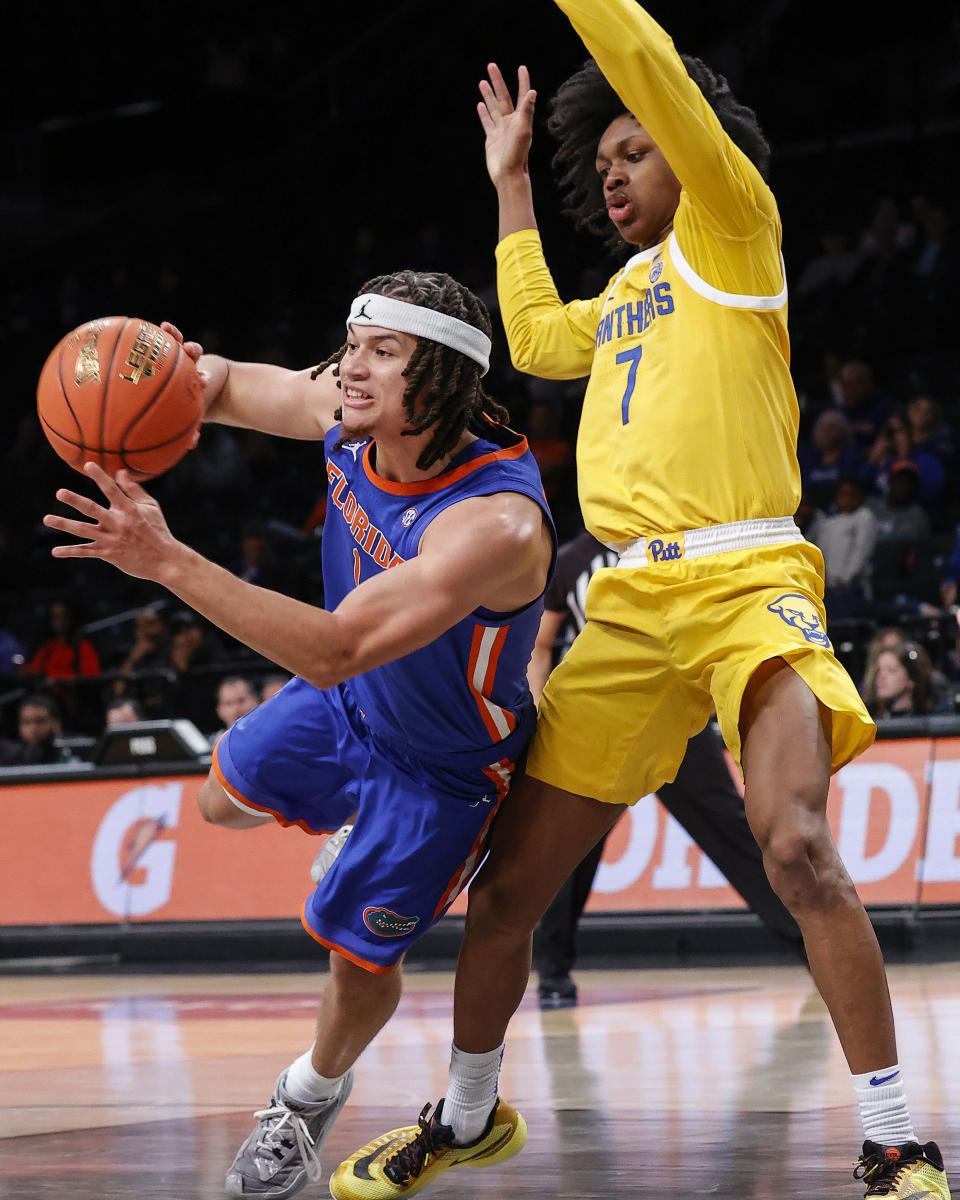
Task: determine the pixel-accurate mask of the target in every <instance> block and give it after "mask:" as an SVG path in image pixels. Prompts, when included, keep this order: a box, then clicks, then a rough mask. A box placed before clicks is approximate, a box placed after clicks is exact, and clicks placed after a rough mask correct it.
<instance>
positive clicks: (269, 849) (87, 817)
mask: <svg viewBox="0 0 960 1200" xmlns="http://www.w3.org/2000/svg"><path fill="white" fill-rule="evenodd" d="M203 778H204V777H203V776H202V775H187V776H179V777H170V776H164V777H162V778H156V779H143V778H138V779H128V780H117V779H109V780H82V781H58V782H51V783H30V784H10V785H7V786H0V803H2V804H3V812H4V846H5V850H6V853H5V854H4V863H3V867H2V869H0V925H7V926H12V925H19V926H24V925H49V924H63V925H78V924H90V923H98V924H99V923H111V922H118V921H208V920H209V921H230V920H238V919H243V918H247V919H259V920H269V919H275V918H294V917H296V916H297V915H298V913H299V911H300V906H301V904H302V903H303V900H304V897H305V896H306V895H307V893H308V892H309V891H310V890H311V887H312V885H311V883H310V879H309V868H310V864H311V862H312V861H313V857H314V855H315V854H316V852H317V851H318V850H319V849H320V846H321V845H322V844H323V840H324V839H323V837H319V836H318V837H311V836H309V835H307V834H305V833H303V832H302V831H301V830H299V829H296V828H291V829H281V828H280V827H279V826H277V825H274V824H272V823H271V824H270V825H267V826H264V827H263V828H261V829H252V830H244V831H232V830H227V829H220V828H217V827H215V826H212V825H207V824H206V823H205V822H204V821H203V819H202V818H201V816H200V814H199V812H198V811H197V807H196V795H197V792H198V790H199V788H200V785H201V783H202V782H203ZM828 817H829V820H830V826H831V829H832V831H833V836H834V839H835V840H836V843H837V846H838V848H839V850H840V854H841V856H842V858H843V860H844V862H845V863H846V866H847V870H848V871H849V872H850V875H851V877H852V878H853V881H854V883H855V884H856V886H857V890H858V892H859V893H860V896H861V898H862V899H863V901H864V903H866V904H868V905H870V904H877V905H900V906H909V905H916V904H958V903H960V738H948V739H942V740H933V739H914V740H907V741H887V742H880V743H877V744H876V745H874V746H873V747H871V748H870V750H868V751H867V752H866V754H864V755H863V756H862V757H860V758H859V759H857V760H856V762H854V763H851V764H850V765H849V766H846V767H844V768H843V770H842V771H840V772H839V773H838V774H837V775H836V776H835V778H834V780H833V784H832V787H831V791H830V798H829V802H828ZM465 907H466V897H465V896H461V897H460V898H459V899H458V900H457V902H456V904H455V905H454V907H453V909H452V911H453V912H462V911H463V910H464V909H465ZM740 907H742V901H741V900H740V898H739V896H737V894H736V893H735V892H734V891H733V890H732V889H731V888H730V887H729V885H728V884H727V883H726V881H725V880H724V878H723V876H722V875H721V874H720V873H719V871H718V870H717V869H716V867H715V866H714V865H713V864H712V863H711V862H710V861H709V859H707V858H706V857H705V856H704V855H703V854H702V853H701V851H700V850H699V849H698V847H697V846H696V845H695V844H694V843H693V842H692V841H691V840H690V838H689V836H688V835H687V833H686V832H685V831H684V830H683V829H682V828H681V827H680V826H679V825H678V824H677V823H676V822H675V821H674V820H673V819H672V818H671V817H669V816H668V815H667V813H666V812H665V811H664V809H663V808H662V806H661V805H660V804H659V803H658V802H657V800H656V798H655V797H653V796H646V797H643V798H642V799H640V800H639V801H638V802H637V804H636V805H635V806H634V807H633V808H631V809H629V810H628V811H627V812H626V813H625V814H624V816H623V818H622V819H621V820H620V822H619V824H618V825H617V827H616V829H614V831H613V833H612V834H611V835H610V838H609V839H608V841H607V846H606V849H605V852H604V859H603V862H602V863H601V865H600V869H599V871H598V873H597V879H596V883H595V886H594V892H593V895H592V896H591V898H590V901H589V904H588V909H589V910H591V911H594V912H602V911H613V912H644V911H668V910H692V909H734V908H740Z"/></svg>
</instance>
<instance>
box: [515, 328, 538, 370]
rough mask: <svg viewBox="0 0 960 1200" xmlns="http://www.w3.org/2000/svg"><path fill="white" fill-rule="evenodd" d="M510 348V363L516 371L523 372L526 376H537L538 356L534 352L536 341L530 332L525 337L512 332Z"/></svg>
mask: <svg viewBox="0 0 960 1200" xmlns="http://www.w3.org/2000/svg"><path fill="white" fill-rule="evenodd" d="M509 346H510V361H511V362H512V363H513V365H514V367H515V368H516V370H518V371H522V372H523V373H524V374H525V375H532V374H535V369H536V366H537V355H536V353H535V351H534V339H533V338H532V337H531V336H530V332H529V331H527V332H526V333H525V335H524V334H519V333H517V332H516V331H511V334H510V337H509Z"/></svg>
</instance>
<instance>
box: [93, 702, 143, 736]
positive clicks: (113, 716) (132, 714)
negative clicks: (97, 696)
mask: <svg viewBox="0 0 960 1200" xmlns="http://www.w3.org/2000/svg"><path fill="white" fill-rule="evenodd" d="M142 720H143V713H142V712H141V711H140V705H139V704H137V702H136V700H131V699H130V697H129V696H114V698H113V699H112V700H111V701H110V702H109V703H108V704H107V709H106V712H105V713H104V718H103V727H104V729H112V728H113V727H114V725H129V724H130V723H131V722H133V721H142Z"/></svg>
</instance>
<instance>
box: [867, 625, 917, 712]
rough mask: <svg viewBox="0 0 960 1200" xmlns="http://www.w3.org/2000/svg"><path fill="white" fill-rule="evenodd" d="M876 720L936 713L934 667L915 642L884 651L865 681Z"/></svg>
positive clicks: (870, 705)
mask: <svg viewBox="0 0 960 1200" xmlns="http://www.w3.org/2000/svg"><path fill="white" fill-rule="evenodd" d="M863 698H864V701H865V702H866V705H867V708H868V709H869V711H870V713H871V715H872V716H874V717H905V716H923V715H925V714H926V713H929V712H932V711H933V666H932V664H931V662H930V656H929V655H928V654H927V652H926V650H924V648H923V647H922V646H918V645H917V644H916V642H905V643H904V644H903V645H902V646H891V647H888V648H887V649H883V650H881V651H880V652H879V653H878V654H877V656H876V658H875V659H874V661H873V664H872V666H871V667H870V668H869V670H868V672H867V675H866V676H865V678H864V681H863Z"/></svg>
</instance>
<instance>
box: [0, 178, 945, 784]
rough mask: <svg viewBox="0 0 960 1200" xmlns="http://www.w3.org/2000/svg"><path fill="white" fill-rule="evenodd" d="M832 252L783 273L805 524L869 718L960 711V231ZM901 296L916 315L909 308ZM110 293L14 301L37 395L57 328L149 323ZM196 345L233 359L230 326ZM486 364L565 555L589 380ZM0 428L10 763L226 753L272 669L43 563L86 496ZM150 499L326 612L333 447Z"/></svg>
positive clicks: (891, 232)
mask: <svg viewBox="0 0 960 1200" xmlns="http://www.w3.org/2000/svg"><path fill="white" fill-rule="evenodd" d="M415 240H416V245H413V244H412V245H411V248H410V250H409V254H410V258H409V261H410V262H411V263H414V262H415V263H417V265H421V266H423V267H426V268H436V269H447V270H450V271H452V272H454V273H457V272H460V273H461V274H462V275H463V277H464V278H465V279H466V280H467V281H468V282H470V283H471V284H472V286H474V287H475V288H476V289H477V290H478V291H480V292H481V293H482V294H483V296H484V298H485V299H486V300H487V302H488V303H489V304H491V307H493V306H494V305H495V289H494V286H493V283H492V280H491V279H490V278H489V267H488V266H485V267H483V268H481V269H482V270H485V271H487V276H485V277H484V278H481V279H477V278H476V277H475V276H476V271H477V268H475V267H474V266H473V265H472V261H471V260H465V259H463V258H462V257H461V258H459V259H458V252H457V248H456V247H455V246H453V245H445V244H442V238H441V239H439V240H438V239H434V238H433V237H431V236H427V234H425V233H424V232H423V231H420V232H419V233H418V234H417V235H416V236H415ZM822 242H823V246H822V252H821V253H815V254H813V255H812V256H810V257H809V259H808V261H805V262H804V261H800V262H793V263H791V262H790V260H789V256H788V276H789V278H790V279H791V281H792V280H794V279H795V280H796V283H795V284H794V285H793V289H792V293H791V296H792V299H791V330H792V337H793V344H794V363H793V368H794V376H795V379H796V382H797V390H798V396H799V401H800V413H801V432H800V442H799V447H798V454H799V461H800V471H801V478H802V487H803V497H802V500H801V503H800V506H799V509H798V511H797V514H796V518H797V522H798V524H799V525H800V527H801V528H802V530H803V531H804V533H805V535H806V536H807V538H808V539H809V540H811V541H812V542H814V543H815V544H816V545H817V546H819V547H820V549H821V550H822V552H823V555H824V562H825V570H826V606H827V612H828V617H829V620H830V631H831V635H832V638H833V641H834V645H835V647H836V649H837V651H838V653H839V654H840V657H841V659H843V660H844V661H845V663H846V665H847V667H848V669H849V670H850V671H851V674H852V675H853V676H854V678H855V679H857V680H858V681H859V682H860V684H861V688H862V691H863V694H864V696H865V697H866V699H867V701H868V703H869V705H870V708H871V711H873V712H874V713H875V714H877V715H878V716H882V717H896V716H898V715H902V714H907V713H912V714H923V713H930V712H954V711H960V647H958V637H960V629H958V626H957V602H958V590H957V589H958V583H960V537H958V526H960V479H958V471H957V467H958V450H960V352H958V351H957V350H956V349H955V337H954V330H955V328H956V327H957V325H956V317H957V315H958V314H957V311H956V307H957V301H956V300H955V299H954V294H955V293H956V289H955V287H954V286H953V284H954V281H955V278H956V267H957V252H956V243H955V240H954V237H953V230H952V228H951V225H950V221H949V217H948V215H947V213H946V212H945V210H943V209H942V208H940V207H939V206H938V205H936V204H934V203H932V202H929V201H927V200H923V199H919V198H914V199H913V200H911V201H909V202H906V201H903V202H900V203H899V204H898V203H897V202H895V201H893V200H890V199H885V200H883V201H881V202H880V203H879V204H878V206H877V209H876V211H875V212H874V213H873V214H869V215H868V216H867V218H866V220H865V223H864V226H863V228H861V229H860V230H859V231H853V232H851V233H849V234H848V235H846V236H841V234H840V233H838V232H837V231H832V230H831V231H828V232H826V233H824V235H823V239H822ZM361 249H362V241H361V240H358V242H357V252H358V254H359V253H360V251H361ZM463 253H466V252H465V251H462V252H461V255H462V254H463ZM358 269H360V268H358ZM612 269H613V268H611V270H612ZM365 272H366V266H365V265H363V266H362V270H361V273H365ZM471 272H473V274H471ZM596 274H597V277H598V280H599V282H598V281H597V280H595V279H593V278H592V277H591V278H590V279H588V280H585V281H582V282H583V283H584V284H585V290H584V292H583V294H589V293H590V292H595V291H598V290H599V288H600V287H602V286H603V278H605V276H603V277H602V278H601V276H602V272H597V273H596ZM904 280H907V281H908V283H909V289H910V303H909V305H904V304H903V303H898V302H897V298H898V297H900V298H901V299H902V294H903V289H904V286H905V284H904ZM119 282H122V281H119ZM117 284H118V281H117V280H115V279H108V280H105V281H104V284H103V287H102V290H101V291H100V292H97V291H96V289H95V288H93V287H91V286H90V284H89V281H81V280H79V278H78V277H77V276H76V275H75V274H74V273H73V272H71V273H69V274H68V275H66V276H64V277H63V278H62V280H61V284H60V287H59V289H55V290H54V291H53V293H52V298H49V299H48V306H47V310H46V311H40V310H39V309H36V308H34V307H31V303H30V300H31V297H30V296H29V295H27V294H25V293H21V294H19V296H18V295H12V296H10V297H8V300H7V304H8V312H7V330H8V331H9V330H10V329H11V328H19V330H20V331H21V333H24V335H25V340H24V341H23V343H22V344H24V345H28V346H30V345H32V346H33V347H34V349H36V350H37V354H36V355H35V356H34V360H33V361H31V362H29V363H28V364H27V366H28V368H29V369H28V371H27V373H26V378H29V377H30V376H31V375H32V374H34V372H33V368H34V367H35V366H36V364H37V363H38V362H40V361H42V357H43V355H42V354H41V353H40V347H41V345H45V340H46V341H48V340H49V336H48V335H47V334H46V333H45V330H46V329H47V328H49V327H50V326H51V324H52V327H54V328H68V327H70V326H71V325H73V324H75V323H76V321H77V320H79V319H82V318H83V317H84V316H90V315H95V314H97V313H99V312H101V311H104V312H105V311H108V310H110V311H113V310H116V309H119V308H123V307H125V308H128V309H129V310H130V311H141V310H142V305H141V302H140V301H139V299H137V298H136V297H135V296H133V297H130V298H129V304H123V303H121V304H118V303H117V302H116V299H115V297H114V296H113V295H112V294H111V289H112V288H113V287H114V286H115V285H117ZM339 290H340V291H341V292H343V295H346V294H347V292H346V291H344V289H343V288H341V289H339ZM161 291H162V295H163V304H164V306H165V311H163V312H160V313H159V314H157V316H158V318H159V317H165V316H168V315H169V316H171V317H179V316H180V314H181V313H182V312H183V311H185V310H186V311H188V312H189V310H190V305H189V303H188V300H187V297H186V295H185V289H183V287H182V285H181V283H180V281H179V279H178V276H177V273H176V272H175V271H173V270H172V269H166V270H165V272H164V281H163V288H162V289H161ZM78 296H79V299H78ZM33 299H36V297H35V296H34V297H33ZM342 301H343V296H342V295H339V294H338V299H337V305H338V306H339V307H337V306H333V305H331V316H330V318H329V326H328V327H327V328H326V329H323V328H321V331H320V333H318V332H317V329H316V327H314V328H312V329H304V328H301V327H298V323H297V322H296V320H294V319H293V317H292V315H291V313H290V312H289V311H288V310H283V313H282V316H281V317H278V319H277V322H276V323H275V324H274V325H272V326H271V325H266V326H264V327H263V328H262V329H260V330H259V335H258V337H256V336H254V335H253V334H252V333H251V331H250V330H249V328H247V329H246V331H245V338H246V340H245V343H244V353H243V356H244V357H248V358H262V359H264V360H267V361H276V362H280V363H283V364H285V365H290V366H303V365H304V364H305V363H306V362H308V361H310V359H311V357H313V358H314V359H316V358H317V357H319V356H320V355H323V356H326V354H328V353H329V352H330V350H331V349H333V348H335V346H336V344H337V341H338V339H339V337H340V336H341V334H340V333H339V331H338V329H337V323H336V319H335V317H334V315H333V314H336V313H339V311H340V307H342ZM156 303H159V301H157V300H156V298H154V304H156ZM51 304H52V305H53V307H54V308H55V309H56V310H57V311H56V312H55V313H53V315H52V317H51V313H50V311H49V306H50V305H51ZM151 311H152V308H151ZM893 319H896V321H897V323H898V326H897V336H896V339H895V341H891V340H890V334H891V329H890V322H891V320H893ZM340 328H342V326H341V327H340ZM187 332H188V335H199V336H200V337H201V338H202V339H204V340H205V341H206V343H207V345H208V346H209V348H210V349H222V350H223V351H224V352H226V353H230V352H231V347H230V346H229V345H227V344H225V342H226V339H225V337H223V336H222V335H221V334H220V333H218V331H216V330H211V329H209V328H199V329H196V330H192V329H189V328H188V329H187ZM8 335H9V332H8ZM8 335H7V336H8ZM258 338H259V340H258ZM31 339H32V340H31ZM493 361H494V364H495V366H494V369H493V370H492V371H491V373H490V376H489V377H488V380H487V381H485V382H488V383H489V387H490V390H491V392H493V394H495V395H497V396H498V398H499V399H501V400H502V401H503V402H504V403H506V405H507V406H508V407H509V408H510V410H511V412H512V414H513V421H514V424H515V425H516V427H518V428H519V429H521V430H522V431H523V432H526V433H527V435H528V437H529V440H530V444H531V448H532V450H533V453H534V455H535V456H536V458H537V460H538V462H539V463H540V466H541V471H542V474H543V479H544V486H545V490H546V493H547V495H548V497H549V499H550V502H551V506H552V508H553V510H554V512H555V516H556V519H557V524H558V528H559V532H560V536H561V539H562V540H566V539H568V538H570V537H572V536H574V535H575V534H576V533H577V532H578V529H579V527H580V515H579V507H578V504H577V500H576V482H575V471H576V467H575V455H574V443H575V439H576V427H577V423H578V420H579V406H580V400H581V399H582V384H581V383H580V382H579V381H573V382H571V383H564V384H552V383H546V382H544V381H541V380H532V379H529V378H527V377H524V376H521V375H519V374H518V373H516V372H515V371H513V369H512V368H511V367H510V365H509V359H508V355H507V353H506V349H505V346H504V343H503V338H502V334H500V335H498V337H497V340H496V344H495V350H494V356H493ZM24 386H29V385H28V384H27V383H26V381H24ZM6 420H7V422H10V421H11V418H10V416H9V414H8V415H7V417H6ZM7 432H8V436H7V438H6V441H5V443H4V449H3V452H2V462H0V471H2V473H3V476H4V478H5V481H6V483H7V484H8V487H7V494H8V495H9V502H8V503H7V504H6V506H5V509H4V512H3V514H2V515H0V738H2V739H3V740H2V743H0V762H2V763H21V764H26V763H42V762H46V761H59V760H60V757H62V754H63V746H62V744H61V746H60V748H59V749H55V748H54V747H55V743H57V742H58V741H59V742H60V743H63V742H64V740H65V738H66V737H67V735H78V736H83V737H86V738H88V739H91V738H93V739H95V738H96V737H98V736H99V735H100V734H101V733H102V732H103V730H104V729H105V728H106V727H107V726H108V725H112V724H116V723H118V722H125V721H131V720H152V719H157V718H167V717H188V718H189V719H190V720H192V721H193V722H194V724H195V725H196V726H197V727H198V728H199V729H200V730H201V731H202V732H203V733H204V734H205V735H208V736H214V737H215V736H216V735H217V734H218V732H222V730H223V729H225V728H228V727H229V726H230V725H231V724H232V723H233V721H234V720H236V719H237V718H238V717H239V716H240V715H242V714H243V713H244V712H246V711H249V710H250V709H251V708H253V707H254V706H255V705H256V704H257V703H261V702H262V701H263V699H264V698H265V695H266V694H267V692H268V690H269V688H275V687H276V686H277V685H278V681H277V679H276V678H275V676H276V672H277V668H276V667H275V666H274V665H273V664H271V663H267V662H265V661H263V660H262V659H259V658H258V657H257V656H256V655H254V654H252V653H251V652H250V651H248V650H247V649H246V648H245V647H243V646H240V645H238V644H237V643H235V642H232V641H231V639H229V638H227V637H225V636H224V635H222V634H221V633H220V632H219V631H217V630H215V629H213V628H211V627H210V626H209V625H208V624H207V623H206V622H205V621H203V620H202V619H201V618H199V617H198V616H197V615H196V614H194V613H191V612H188V611H184V610H183V609H182V608H181V607H180V606H179V605H178V604H177V603H176V602H175V601H174V600H173V599H172V598H171V597H169V596H168V595H167V594H166V593H164V592H162V591H161V590H160V589H158V588H156V587H154V586H153V585H146V584H143V583H141V582H140V581H137V580H132V579H130V578H128V577H126V576H123V575H121V574H120V573H118V572H116V571H113V570H112V569H111V568H109V567H106V566H105V565H104V564H101V563H97V562H95V561H93V560H74V561H71V562H70V563H69V564H64V563H62V562H57V561H55V560H52V559H51V557H50V555H49V549H50V546H51V544H53V542H54V540H56V538H55V535H52V534H51V533H50V532H49V531H47V530H45V529H44V527H43V526H42V525H41V524H40V517H41V516H42V514H43V513H44V512H45V511H47V510H48V509H49V508H50V505H51V498H52V496H53V493H54V491H55V489H56V488H57V487H59V486H75V481H76V476H75V475H73V473H72V472H71V471H70V470H69V469H68V468H67V467H66V466H65V465H64V464H62V463H61V462H60V460H59V459H57V458H56V457H55V455H54V454H53V453H52V451H51V450H50V449H49V447H48V446H47V444H46V442H45V441H44V439H43V435H42V433H41V430H40V427H39V423H38V422H37V421H36V418H35V416H34V415H33V414H32V413H23V414H22V415H21V416H19V417H15V419H13V423H12V425H9V427H8V431H7ZM149 486H150V489H151V490H152V491H153V492H154V494H155V495H156V496H157V498H158V500H159V501H160V503H161V504H162V505H163V507H164V511H165V512H166V514H167V517H168V520H169V522H170V525H171V528H172V529H173V530H174V532H175V533H176V535H177V536H179V537H181V538H183V540H185V541H187V542H189V543H190V544H191V545H193V546H195V547H196V548H197V549H198V550H200V551H201V553H204V554H206V555H208V556H209V557H211V558H213V559H214V560H216V561H218V562H220V563H222V564H223V565H224V566H226V567H227V568H228V569H230V570H231V571H233V572H234V573H235V574H236V575H238V576H239V577H241V578H243V579H245V580H248V581H250V582H253V583H257V584H260V585H262V586H265V587H270V588H275V589H277V590H280V591H284V592H287V593H289V594H292V595H294V596H296V597H298V598H300V599H302V600H305V601H307V602H309V603H317V604H319V603H322V601H323V592H322V580H321V570H320V546H321V543H322V532H323V517H324V511H325V488H326V479H325V472H324V469H323V463H322V454H321V451H320V450H319V448H318V447H317V446H315V445H311V444H309V443H291V442H286V441H281V440H279V439H271V438H268V437H265V436H263V435H259V434H254V433H246V432H243V431H238V430H233V429H227V428H223V427H216V426H208V427H205V429H204V432H203V435H202V437H201V440H200V444H199V446H198V448H197V449H196V450H195V451H193V452H192V453H191V454H189V455H188V456H187V458H186V459H185V460H184V461H183V462H182V463H181V464H180V465H179V466H178V467H177V468H175V469H174V470H173V471H172V472H170V473H169V474H168V475H167V476H164V477H163V478H161V479H158V480H155V481H153V482H152V483H151V484H150V485H149ZM271 676H273V677H274V678H272V679H270V678H268V677H271ZM282 679H283V677H282V676H281V679H280V682H282ZM268 685H269V688H268ZM51 755H53V756H54V757H52V758H51V757H50V756H51ZM57 756H60V757H57Z"/></svg>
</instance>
